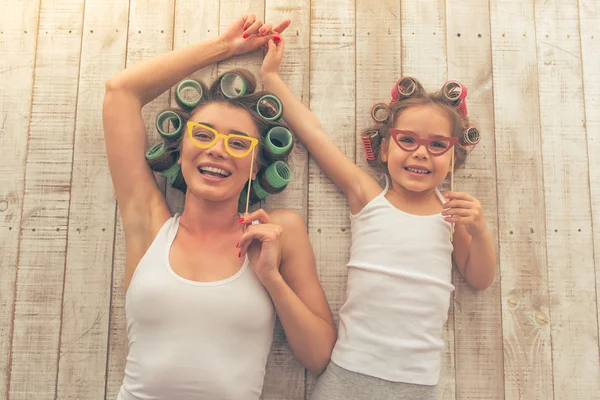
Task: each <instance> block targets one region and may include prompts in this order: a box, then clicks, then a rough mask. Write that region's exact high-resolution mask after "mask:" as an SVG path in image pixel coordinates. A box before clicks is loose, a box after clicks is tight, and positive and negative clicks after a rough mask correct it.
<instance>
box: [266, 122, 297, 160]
mask: <svg viewBox="0 0 600 400" xmlns="http://www.w3.org/2000/svg"><path fill="white" fill-rule="evenodd" d="M292 147H294V135H292V132H290V130H289V129H287V128H285V127H283V126H275V127H273V128H271V129H269V131H268V132H267V135H266V137H265V147H264V152H265V155H266V156H268V157H269V158H271V159H272V160H275V161H277V160H283V159H284V158H286V157H287V156H288V155H289V154H290V152H291V151H292Z"/></svg>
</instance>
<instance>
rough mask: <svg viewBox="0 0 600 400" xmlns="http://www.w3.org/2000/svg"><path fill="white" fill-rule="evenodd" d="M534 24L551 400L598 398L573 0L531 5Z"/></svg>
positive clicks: (578, 48)
mask: <svg viewBox="0 0 600 400" xmlns="http://www.w3.org/2000/svg"><path fill="white" fill-rule="evenodd" d="M597 22H598V21H597ZM535 26H536V39H537V53H538V76H539V82H540V95H539V96H540V117H541V120H540V122H541V132H542V159H543V171H544V175H543V177H544V187H545V194H546V237H547V249H548V250H547V251H548V285H549V287H548V288H549V291H550V292H549V294H550V299H551V303H550V304H551V308H550V327H551V334H552V366H553V376H554V398H556V399H564V398H570V397H571V398H578V399H600V365H599V354H598V324H597V321H596V318H597V314H596V303H595V302H594V301H590V299H594V298H595V296H596V282H595V281H594V279H590V278H591V277H592V276H594V274H595V270H594V251H593V245H594V243H593V237H592V224H591V223H590V222H591V205H590V189H589V180H588V179H587V177H588V176H589V171H588V160H587V159H586V157H582V154H583V149H585V147H586V145H587V137H586V131H585V122H584V121H585V109H584V103H583V82H582V68H581V41H580V36H579V12H578V7H577V0H548V1H544V2H536V3H535ZM590 111H591V110H590ZM574 338H576V340H573V339H574Z"/></svg>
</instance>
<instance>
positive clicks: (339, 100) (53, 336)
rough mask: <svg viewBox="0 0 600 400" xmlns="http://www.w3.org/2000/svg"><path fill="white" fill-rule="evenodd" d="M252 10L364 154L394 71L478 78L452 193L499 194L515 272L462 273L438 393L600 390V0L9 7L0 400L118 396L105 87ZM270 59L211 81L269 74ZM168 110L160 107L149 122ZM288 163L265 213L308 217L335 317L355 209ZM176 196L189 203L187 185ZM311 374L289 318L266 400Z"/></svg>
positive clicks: (175, 203)
mask: <svg viewBox="0 0 600 400" xmlns="http://www.w3.org/2000/svg"><path fill="white" fill-rule="evenodd" d="M246 12H254V13H256V14H258V15H259V16H261V17H263V16H265V17H266V19H267V20H269V21H278V20H280V19H283V18H290V19H292V21H293V25H292V27H291V28H290V29H289V31H288V32H287V33H286V36H287V38H288V45H287V54H286V57H285V65H284V66H283V68H282V75H283V76H284V79H285V80H286V81H287V83H288V84H289V85H290V86H291V88H292V89H293V91H294V92H295V93H296V94H297V95H298V96H299V97H300V98H301V99H302V101H303V102H304V103H305V104H307V105H309V106H310V107H311V108H312V110H313V111H314V112H315V113H316V114H317V115H318V116H319V117H320V119H321V120H322V122H323V124H324V126H325V127H326V129H327V131H328V132H329V133H330V134H331V136H332V137H333V138H334V140H335V141H336V143H337V144H338V145H339V146H340V147H341V148H342V150H343V152H344V153H345V154H346V155H347V156H348V157H350V158H351V159H356V160H357V162H358V163H360V164H361V165H364V164H365V163H364V162H363V160H364V158H363V154H362V149H361V147H360V145H359V142H358V141H357V140H356V137H357V132H359V131H360V130H361V129H362V128H364V127H366V126H367V125H369V123H370V121H369V118H370V117H369V109H370V106H371V105H372V104H374V103H375V102H378V101H387V100H388V99H389V98H388V96H389V91H390V88H391V86H392V84H393V82H394V81H395V79H396V78H397V77H398V76H400V75H401V74H405V75H413V76H415V77H417V78H419V79H420V80H421V81H422V82H423V83H424V85H425V86H426V88H428V89H430V90H436V89H437V88H439V87H440V86H441V85H442V83H443V82H444V81H445V80H446V79H447V78H452V79H459V80H461V81H462V82H463V83H464V84H466V85H467V86H468V88H469V98H468V99H469V103H468V104H469V111H470V115H471V117H472V118H473V119H475V120H476V121H477V123H478V126H479V127H480V128H481V131H482V135H483V140H482V142H481V144H480V145H479V146H478V147H477V148H476V149H475V150H474V151H473V152H472V153H471V155H470V159H469V161H468V163H467V165H466V168H464V169H463V170H461V171H460V172H459V173H458V174H457V176H456V189H457V190H461V191H466V192H469V193H471V194H473V195H475V196H476V197H478V198H479V199H480V200H481V202H482V203H483V205H484V210H485V211H486V216H487V220H488V223H489V225H490V226H491V228H492V230H493V232H494V237H495V238H496V244H497V249H498V263H499V267H500V270H499V273H498V277H497V279H496V281H495V283H494V285H493V286H492V287H491V288H490V289H488V290H487V291H485V292H475V291H473V290H471V289H470V288H469V287H467V286H466V285H465V283H464V282H463V281H462V280H461V279H460V278H459V277H458V276H455V285H456V291H455V293H454V298H453V300H454V301H453V305H452V307H451V311H450V316H449V320H448V324H447V329H446V331H445V334H446V341H447V348H446V351H445V352H444V372H443V377H442V381H441V383H440V387H439V388H440V399H493V400H498V399H524V400H532V399H541V400H549V399H555V400H563V399H569V400H572V399H582V400H590V399H600V366H599V364H600V360H599V342H598V336H599V335H598V319H599V311H600V297H599V296H598V291H599V289H600V264H599V263H598V262H597V261H596V260H595V255H596V254H598V253H599V251H600V74H599V72H598V71H600V52H599V51H598V50H599V48H600V47H599V45H600V2H598V1H597V0H545V1H535V0H489V1H486V0H422V1H408V0H404V1H400V0H394V1H392V0H356V1H353V0H346V1H342V0H245V1H242V0H220V2H219V1H218V0H212V1H211V0H202V1H198V0H4V1H3V2H2V3H1V5H0V121H1V123H2V130H1V136H0V254H2V256H1V257H2V262H1V267H0V302H1V304H0V398H2V399H10V400H20V399H35V400H46V399H55V398H57V399H78V400H82V399H115V395H116V392H117V390H118V388H119V385H120V383H121V380H122V376H123V368H124V361H125V355H126V347H127V341H126V333H125V331H124V325H125V320H124V314H123V307H124V293H123V288H122V281H123V263H124V240H123V233H122V229H121V225H120V221H119V214H118V212H117V209H116V205H115V200H114V194H113V190H112V186H111V181H110V177H109V173H108V168H107V164H106V159H105V152H104V142H103V133H102V126H101V106H102V99H103V94H104V82H105V81H106V79H107V78H108V77H109V76H111V75H112V74H114V73H116V72H118V71H119V70H121V69H123V68H124V67H125V66H126V65H131V64H133V63H136V62H137V61H139V60H142V59H146V58H148V57H152V56H154V55H157V54H160V53H163V52H166V51H168V50H171V49H172V48H177V47H180V46H184V45H186V44H189V43H192V42H194V41H197V40H201V39H205V38H209V37H214V36H216V35H218V33H219V30H220V29H223V28H224V27H225V26H227V25H228V24H229V23H230V22H231V21H232V20H233V19H234V18H236V17H239V16H241V15H242V14H243V13H246ZM260 60H261V55H260V54H255V55H251V56H247V57H244V58H241V59H236V60H234V61H230V62H227V63H223V64H222V65H220V66H218V67H216V66H215V67H213V68H211V69H207V70H204V71H201V72H200V73H198V74H197V76H198V77H201V78H203V79H206V80H210V78H211V77H214V76H216V74H217V73H218V72H219V71H224V70H226V69H229V68H230V67H232V66H234V65H241V66H245V67H246V68H248V69H250V70H252V71H254V72H257V71H258V67H259V65H260ZM170 101H171V100H170V98H169V96H168V93H167V94H166V95H163V96H161V97H160V98H159V99H157V100H156V101H155V102H153V103H152V104H150V105H149V106H148V107H147V108H146V109H145V114H144V115H145V116H146V118H147V125H148V127H149V128H151V127H152V125H153V121H154V116H155V115H156V112H157V111H159V110H161V109H163V108H165V107H166V106H168V104H169V102H170ZM149 132H150V135H151V137H152V140H154V139H156V137H157V136H156V132H155V131H154V130H153V129H149ZM292 167H293V168H294V177H293V183H292V184H291V185H290V187H289V188H288V189H287V190H286V191H285V193H284V194H282V195H280V196H278V197H277V196H276V197H273V198H272V199H271V200H270V201H269V204H268V205H267V206H268V207H280V206H284V207H288V208H292V209H294V210H297V211H298V212H300V213H301V214H302V215H303V216H304V217H305V218H306V221H307V224H308V229H309V233H310V237H311V240H312V244H313V246H314V250H315V253H316V256H317V262H318V268H319V274H320V278H321V281H322V283H323V285H324V287H325V288H326V292H327V296H328V299H329V301H330V304H331V306H332V308H333V309H334V310H335V311H336V313H337V310H338V308H339V307H340V305H341V304H342V303H343V301H344V292H345V278H346V270H345V263H346V261H347V260H348V250H349V247H350V241H349V239H350V231H349V220H348V218H347V216H348V208H347V206H346V203H345V200H344V199H343V197H342V196H341V195H340V193H339V192H337V191H336V190H335V188H334V187H333V186H332V184H331V183H330V182H329V181H328V179H327V178H326V177H325V176H324V175H323V174H322V173H321V172H320V170H319V168H318V167H317V166H316V165H315V164H314V163H313V162H312V161H309V159H308V156H307V154H306V152H305V151H304V150H303V148H300V146H298V148H297V149H296V151H295V154H294V157H293V160H292ZM161 184H163V185H164V183H161ZM166 193H167V196H168V198H169V203H170V205H171V206H172V208H173V210H179V209H181V206H182V203H181V202H182V198H181V196H180V195H179V194H178V193H176V192H174V191H172V190H171V189H168V190H167V191H166ZM594 237H596V238H598V240H596V241H595V240H594ZM455 275H457V274H455ZM313 384H314V377H313V376H311V375H310V374H307V373H305V370H304V369H303V368H302V367H301V366H300V365H299V364H298V363H297V362H296V361H295V360H294V359H293V358H292V356H291V355H290V351H289V349H288V347H287V346H286V345H285V344H284V339H283V337H282V334H281V329H280V328H278V329H277V332H276V341H275V344H274V347H273V351H272V355H271V358H270V360H269V364H268V372H267V377H266V381H265V389H264V395H263V398H264V399H274V400H283V399H295V400H300V399H305V398H307V396H308V395H309V394H310V391H311V388H312V385H313ZM374 400H376V399H374Z"/></svg>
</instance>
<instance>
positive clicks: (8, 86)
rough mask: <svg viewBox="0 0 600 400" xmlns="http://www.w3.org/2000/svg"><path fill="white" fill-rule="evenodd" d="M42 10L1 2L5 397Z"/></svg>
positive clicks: (0, 281)
mask: <svg viewBox="0 0 600 400" xmlns="http://www.w3.org/2000/svg"><path fill="white" fill-rule="evenodd" d="M39 12H40V1H30V0H20V1H12V2H11V3H8V2H7V3H3V4H2V5H1V6H0V27H1V28H0V65H2V67H0V69H1V71H0V76H1V77H2V81H3V83H2V85H0V121H2V128H1V129H0V253H1V254H2V268H0V393H2V394H3V395H4V394H6V398H8V381H9V379H10V345H11V341H12V333H13V332H12V330H13V313H14V305H15V280H16V276H17V260H18V252H17V249H18V248H19V233H20V232H21V210H22V207H23V190H24V186H25V182H24V179H23V177H24V175H25V157H26V151H27V140H28V135H27V129H28V127H29V121H30V114H31V91H32V89H33V79H34V75H33V72H34V68H35V52H36V43H37V30H38V20H39ZM15 15H19V16H20V17H19V18H15V17H14V16H15Z"/></svg>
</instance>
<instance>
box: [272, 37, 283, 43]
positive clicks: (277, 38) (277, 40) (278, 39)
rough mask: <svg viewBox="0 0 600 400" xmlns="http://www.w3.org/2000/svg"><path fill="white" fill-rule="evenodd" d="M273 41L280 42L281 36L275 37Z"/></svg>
mask: <svg viewBox="0 0 600 400" xmlns="http://www.w3.org/2000/svg"><path fill="white" fill-rule="evenodd" d="M273 40H274V41H276V42H279V41H280V40H281V38H280V37H279V36H275V37H274V38H273Z"/></svg>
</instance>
